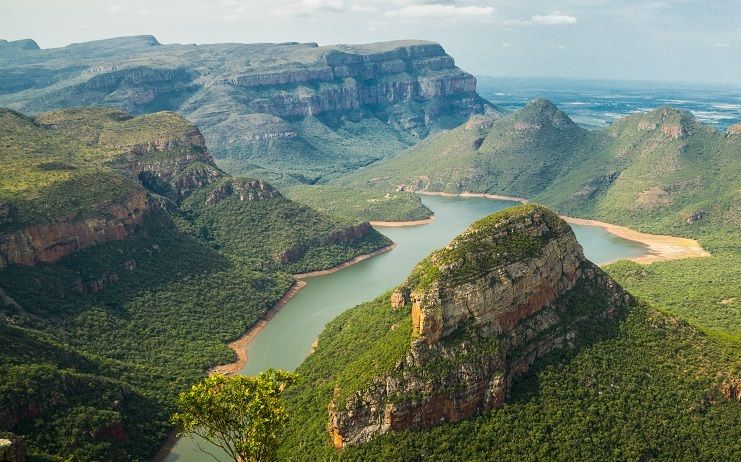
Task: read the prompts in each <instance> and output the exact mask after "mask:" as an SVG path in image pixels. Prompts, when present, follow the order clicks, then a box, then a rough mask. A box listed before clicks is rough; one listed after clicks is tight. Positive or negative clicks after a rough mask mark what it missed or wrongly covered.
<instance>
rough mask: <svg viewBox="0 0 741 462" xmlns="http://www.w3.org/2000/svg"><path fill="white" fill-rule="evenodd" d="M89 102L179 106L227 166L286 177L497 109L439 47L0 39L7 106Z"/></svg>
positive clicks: (332, 171) (0, 97)
mask: <svg viewBox="0 0 741 462" xmlns="http://www.w3.org/2000/svg"><path fill="white" fill-rule="evenodd" d="M89 105H95V106H100V105H102V106H110V107H114V108H118V109H121V110H124V111H126V112H130V113H134V114H140V113H145V112H154V111H161V110H169V111H176V112H178V113H180V114H181V115H183V116H185V117H186V118H187V119H188V120H190V121H192V122H194V123H196V124H197V125H198V127H199V128H200V129H201V130H202V131H203V134H204V136H205V139H206V141H207V142H208V145H209V147H210V149H211V151H212V152H213V153H214V155H215V157H216V158H217V159H220V160H221V161H220V165H221V166H222V167H223V168H224V169H225V170H226V171H228V172H230V173H239V174H249V175H253V176H255V175H256V176H259V177H260V178H264V179H268V180H274V181H277V182H278V184H291V183H296V182H303V183H306V182H309V183H314V182H317V181H320V180H322V179H325V178H327V177H332V176H337V175H338V174H341V173H346V172H348V171H351V170H353V169H355V168H357V167H359V166H362V165H367V164H369V163H372V162H375V161H378V160H380V159H383V158H385V157H387V156H389V155H391V154H393V153H395V152H396V151H399V150H401V149H403V148H405V147H408V146H410V145H412V144H414V143H415V142H416V141H417V140H419V139H420V138H424V137H426V136H427V135H428V134H429V133H432V132H435V131H438V130H440V129H443V128H452V127H455V126H457V125H459V124H461V123H463V122H464V121H465V120H466V119H468V117H469V116H470V115H471V114H477V113H497V111H496V109H495V108H494V107H493V106H492V105H491V104H489V103H488V102H487V101H486V100H484V99H482V98H481V97H480V96H479V95H478V94H477V93H476V79H475V78H474V77H473V76H472V75H470V74H468V73H466V72H463V71H462V70H460V69H459V68H457V67H456V66H455V63H454V61H453V58H451V57H450V56H449V55H447V54H446V53H445V51H444V50H443V48H442V47H441V46H440V45H439V44H437V43H434V42H426V41H413V40H407V41H396V42H382V43H375V44H367V45H332V46H322V47H320V46H317V44H315V43H293V42H292V43H279V44H213V45H161V44H160V43H159V42H158V41H157V40H156V39H155V38H154V37H152V36H137V37H124V38H117V39H109V40H100V41H95V42H85V43H79V44H73V45H69V46H66V47H63V48H54V49H40V48H39V47H38V46H37V45H36V44H35V42H33V41H24V42H21V43H19V42H5V43H4V44H2V43H0V106H5V107H9V108H12V109H15V110H19V111H22V112H25V113H31V114H35V113H38V112H44V111H49V110H53V109H59V108H65V107H77V106H89Z"/></svg>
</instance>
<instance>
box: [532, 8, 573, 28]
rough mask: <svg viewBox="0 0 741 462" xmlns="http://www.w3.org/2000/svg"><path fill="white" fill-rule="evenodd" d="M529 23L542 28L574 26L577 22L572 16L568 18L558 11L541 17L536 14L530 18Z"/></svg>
mask: <svg viewBox="0 0 741 462" xmlns="http://www.w3.org/2000/svg"><path fill="white" fill-rule="evenodd" d="M530 21H532V23H533V24H538V25H542V26H560V25H563V24H576V23H577V22H578V21H577V19H576V18H575V17H574V16H569V15H567V14H563V13H560V12H558V11H556V12H555V13H551V14H546V15H543V16H541V15H538V14H536V15H535V16H533V17H532V18H530Z"/></svg>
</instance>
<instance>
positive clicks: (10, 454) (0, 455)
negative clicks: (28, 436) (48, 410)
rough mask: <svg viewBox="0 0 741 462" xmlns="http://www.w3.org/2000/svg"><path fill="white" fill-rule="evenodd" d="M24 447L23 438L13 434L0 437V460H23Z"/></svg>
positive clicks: (12, 461) (19, 461)
mask: <svg viewBox="0 0 741 462" xmlns="http://www.w3.org/2000/svg"><path fill="white" fill-rule="evenodd" d="M25 460H26V448H25V446H24V444H23V439H21V438H18V437H16V436H13V437H11V438H0V462H25Z"/></svg>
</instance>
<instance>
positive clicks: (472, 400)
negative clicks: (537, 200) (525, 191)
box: [282, 205, 741, 461]
mask: <svg viewBox="0 0 741 462" xmlns="http://www.w3.org/2000/svg"><path fill="white" fill-rule="evenodd" d="M687 343H689V344H690V345H692V347H688V348H685V347H683V346H682V345H686V344H687ZM738 366H739V362H738V356H737V355H735V354H733V350H732V349H728V350H725V351H724V350H723V348H722V347H720V346H719V345H716V344H713V343H712V342H710V341H708V340H707V339H706V338H703V337H702V336H701V335H698V334H697V333H696V332H694V331H693V330H692V329H690V328H687V326H686V325H685V324H682V323H677V322H676V321H674V320H672V319H669V318H666V317H664V316H662V315H659V314H657V313H656V312H654V311H653V310H650V309H647V308H646V307H645V306H642V305H637V304H635V303H633V302H632V297H631V296H630V295H628V294H627V293H626V292H624V291H623V290H622V289H621V288H620V286H618V285H617V284H616V283H615V282H614V281H613V280H612V279H610V278H609V276H607V275H606V274H605V273H604V272H602V270H600V269H599V268H598V267H596V266H595V265H593V264H592V263H590V262H589V261H587V260H585V259H584V256H583V254H582V251H581V248H580V246H579V245H578V243H577V242H576V240H575V238H574V235H573V232H572V231H571V229H570V228H569V226H568V225H567V224H566V223H565V222H563V221H562V220H561V219H560V218H558V216H556V215H555V214H554V213H553V212H550V211H548V210H547V209H545V208H543V207H540V206H533V205H526V206H520V207H517V208H513V209H508V210H506V211H504V212H500V213H496V214H494V215H491V216H489V217H487V218H484V219H483V220H481V221H479V222H477V223H474V224H473V225H472V226H471V227H470V228H469V229H468V230H466V231H465V232H464V233H462V234H461V235H459V236H458V237H456V238H455V239H454V240H453V241H451V243H450V244H449V245H448V246H447V247H446V248H444V249H441V250H439V251H436V252H434V253H433V254H432V255H430V256H429V257H428V258H426V259H425V260H423V261H422V262H420V263H419V264H418V265H417V267H416V268H415V269H414V270H413V271H412V273H411V274H410V276H409V278H408V279H407V281H406V282H405V283H404V284H402V285H401V286H400V287H398V288H396V289H395V290H394V291H393V292H391V293H387V294H385V295H384V296H382V297H379V298H378V299H376V300H374V301H372V302H369V303H366V304H363V305H360V306H358V307H356V308H354V309H352V310H349V311H347V312H345V313H344V314H342V315H341V316H339V317H338V318H337V319H335V320H334V321H333V322H332V323H330V324H329V325H328V326H327V328H326V330H325V332H323V333H322V335H321V336H320V337H319V341H318V347H317V349H316V351H315V352H314V353H313V354H312V355H311V356H310V357H309V358H307V360H306V361H305V362H304V363H303V364H302V365H301V366H300V367H299V369H298V372H299V373H301V374H302V376H303V382H302V383H301V384H300V385H299V386H298V387H297V388H296V389H295V390H293V391H292V392H290V393H289V396H288V401H289V404H290V411H291V415H292V417H291V422H290V425H289V432H288V435H287V437H286V441H285V443H284V446H283V448H282V453H283V456H284V457H286V458H289V459H291V460H329V459H335V460H366V461H368V460H425V459H431V460H490V459H491V458H502V459H504V460H523V459H527V460H529V459H533V460H535V459H539V458H540V456H542V457H543V458H547V459H551V460H573V458H574V457H579V458H583V459H585V460H605V459H610V458H612V457H615V458H617V459H621V460H622V459H635V458H640V456H641V455H642V454H649V455H650V456H652V457H654V458H657V459H667V460H672V459H674V460H677V459H684V458H688V457H689V458H691V457H692V456H700V458H706V459H707V458H712V457H714V456H715V457H720V458H724V457H725V458H727V457H731V458H732V457H733V455H734V454H736V455H737V454H739V451H740V450H741V447H739V446H738V445H737V444H735V443H731V444H730V445H725V443H724V442H725V441H726V439H725V438H729V437H730V438H732V436H731V435H733V434H734V432H735V431H736V425H735V421H736V420H737V419H738V417H739V415H741V414H740V413H741V408H739V406H738V403H736V402H734V401H733V400H734V399H735V398H734V397H733V396H732V395H728V397H724V395H723V393H725V392H724V391H723V390H725V388H724V385H723V384H724V383H733V382H732V381H729V380H731V379H729V376H730V377H731V378H732V377H733V374H734V373H737V368H738ZM647 374H650V378H647V377H646V375H647ZM641 377H642V378H641ZM656 418H658V419H667V421H663V422H664V425H666V426H667V427H666V428H673V429H675V428H677V427H676V426H675V423H679V422H681V423H682V424H685V423H687V422H688V421H691V422H693V424H692V425H687V426H683V427H682V428H683V435H684V436H685V437H686V439H683V441H684V442H689V443H688V444H684V443H683V444H679V445H678V444H676V443H675V434H674V433H672V432H661V431H653V430H652V429H654V430H655V429H656V425H655V423H652V422H651V420H652V419H656ZM468 419H472V420H470V421H468ZM705 425H711V426H712V427H713V434H712V435H706V434H705V430H704V426H705ZM587 429H588V430H587ZM410 430H413V431H410ZM530 430H535V431H530ZM587 431H588V433H586V434H583V433H582V432H587ZM590 432H591V433H590ZM328 433H329V434H328ZM644 433H645V434H650V437H647V438H643V437H641V436H640V435H642V434H644ZM591 434H598V435H599V436H600V437H599V438H588V437H586V435H591ZM700 435H704V436H702V437H701V436H700ZM574 438H577V440H578V441H574ZM337 447H342V448H343V449H342V450H341V451H339V452H338V451H337ZM536 455H538V456H536Z"/></svg>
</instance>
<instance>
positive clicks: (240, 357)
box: [208, 244, 396, 375]
mask: <svg viewBox="0 0 741 462" xmlns="http://www.w3.org/2000/svg"><path fill="white" fill-rule="evenodd" d="M394 247H396V244H391V245H389V246H386V247H383V248H380V249H378V250H374V251H373V252H370V253H367V254H363V255H359V256H357V257H355V258H353V259H351V260H348V261H346V262H343V263H340V264H339V265H337V266H334V267H332V268H328V269H326V270H320V271H312V272H310V273H299V274H294V275H293V277H295V278H296V282H295V283H294V284H293V285H292V286H291V288H290V289H288V291H287V292H286V293H285V294H283V297H281V299H280V300H278V302H277V303H276V304H275V305H273V307H272V308H270V309H269V310H268V311H267V312H266V313H265V316H263V318H262V319H261V320H259V321H258V322H257V323H256V324H255V325H254V326H252V327H251V328H250V329H249V330H248V331H247V332H245V333H244V335H242V336H241V337H239V338H238V339H237V340H235V341H233V342H231V343H230V344H229V348H231V349H232V350H234V352H235V353H236V354H237V360H236V361H234V362H232V363H229V364H221V365H219V366H215V367H213V368H212V369H211V370H209V371H208V373H209V374H227V375H228V374H234V373H235V372H238V371H240V370H242V369H243V368H244V366H245V365H247V361H248V358H247V351H246V348H247V346H248V345H249V344H250V343H252V341H253V340H254V339H255V337H256V336H257V334H259V333H260V331H261V330H262V329H263V328H264V327H265V326H266V325H267V324H268V322H270V320H271V319H273V317H274V316H275V315H276V313H278V311H280V309H281V308H283V307H284V306H285V305H286V303H288V301H289V300H290V299H292V298H293V296H294V295H296V294H297V293H298V291H299V290H301V289H302V288H303V287H304V286H306V281H304V280H303V279H306V278H310V277H315V276H323V275H325V274H331V273H334V272H335V271H339V270H341V269H344V268H347V267H348V266H350V265H354V264H355V263H357V262H359V261H363V260H365V259H366V258H370V257H373V256H375V255H378V254H381V253H384V252H388V251H389V250H391V249H393V248H394Z"/></svg>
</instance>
